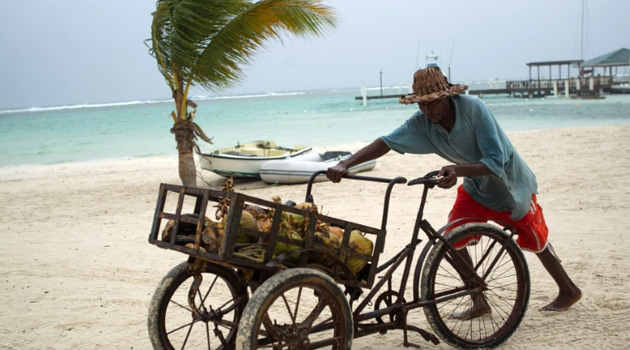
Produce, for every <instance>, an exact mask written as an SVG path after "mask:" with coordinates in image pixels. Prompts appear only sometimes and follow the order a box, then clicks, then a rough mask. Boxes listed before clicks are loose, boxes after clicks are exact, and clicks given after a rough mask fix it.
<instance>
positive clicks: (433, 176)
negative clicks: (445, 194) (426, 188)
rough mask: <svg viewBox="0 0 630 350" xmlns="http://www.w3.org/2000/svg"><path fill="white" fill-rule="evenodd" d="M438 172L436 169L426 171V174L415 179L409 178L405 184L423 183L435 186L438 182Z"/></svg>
mask: <svg viewBox="0 0 630 350" xmlns="http://www.w3.org/2000/svg"><path fill="white" fill-rule="evenodd" d="M439 173H440V172H439V171H438V170H436V171H432V172H430V173H427V174H426V175H424V176H422V177H419V178H417V179H414V180H411V181H409V183H408V184H407V186H413V185H418V184H425V185H430V186H431V187H433V186H435V185H437V184H438V182H437V180H438V179H437V175H438V174H439Z"/></svg>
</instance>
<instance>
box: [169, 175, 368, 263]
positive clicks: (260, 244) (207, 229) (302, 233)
mask: <svg viewBox="0 0 630 350" xmlns="http://www.w3.org/2000/svg"><path fill="white" fill-rule="evenodd" d="M231 185H232V182H231V181H229V180H228V182H227V184H226V185H225V186H224V191H233V188H232V186H231ZM272 200H273V201H274V202H275V203H281V199H280V197H273V198H272ZM228 204H229V200H228V198H224V199H222V200H221V201H220V202H219V203H218V204H217V206H216V207H217V211H216V213H215V217H216V221H215V220H210V219H209V218H208V217H206V218H205V222H204V229H203V231H202V233H201V242H200V245H199V249H200V250H201V251H202V252H213V253H217V252H219V250H220V249H222V248H223V242H224V240H225V227H226V222H227V214H228V212H229V206H228ZM295 208H296V209H300V210H305V211H313V212H319V209H318V208H317V206H316V205H314V204H313V203H309V202H305V203H301V204H298V205H296V206H295ZM274 214H275V213H274V210H273V209H271V208H261V207H258V206H254V205H245V206H244V207H243V209H242V212H241V219H240V222H239V226H240V227H241V228H245V229H249V230H254V231H260V232H264V233H270V232H271V227H272V224H273V217H274ZM173 226H174V222H173V221H172V220H170V221H169V222H168V223H167V225H166V226H165V228H164V230H163V232H162V240H163V241H169V240H170V237H171V234H172V231H173ZM180 226H181V225H180ZM308 227H309V219H308V218H305V217H304V216H303V215H300V214H296V213H291V212H287V211H283V212H282V221H281V223H280V227H279V230H278V235H279V236H284V237H287V238H289V239H290V240H292V241H302V240H304V239H305V238H306V235H307V232H308ZM195 229H196V227H190V228H189V230H188V232H182V230H181V229H180V233H179V234H178V242H179V243H180V244H183V245H185V246H187V247H189V248H192V249H194V239H195ZM343 236H344V230H343V229H342V228H341V227H337V226H332V225H330V224H329V223H326V222H322V221H319V220H318V222H317V223H316V224H315V233H314V237H313V240H314V242H316V243H319V244H325V245H327V246H330V247H332V248H336V249H340V248H341V241H342V240H343ZM266 243H267V242H265V241H264V240H263V239H259V238H258V237H252V236H249V235H247V234H245V233H243V232H242V231H241V230H237V232H236V244H235V248H234V256H237V257H240V258H245V259H250V260H254V261H258V262H263V259H264V256H265V252H266V248H265V247H267V244H266ZM373 247H374V244H373V242H372V241H371V240H369V239H368V238H367V237H365V235H364V234H363V233H362V232H361V231H359V230H354V231H352V232H351V233H350V239H349V244H348V248H349V250H350V252H349V254H348V258H347V259H346V261H344V264H345V265H346V266H347V267H348V269H349V270H350V271H351V272H352V273H354V274H357V273H358V272H359V271H361V269H363V268H364V267H365V265H366V264H367V261H366V260H365V259H361V258H357V257H353V255H354V254H356V253H358V254H365V255H371V254H372V250H373ZM301 248H302V247H300V246H299V245H295V244H291V243H284V242H279V241H278V242H277V243H276V244H275V247H274V251H273V258H276V257H277V256H279V255H281V254H285V253H288V252H291V251H294V250H297V249H301ZM286 255H288V257H286V259H285V260H284V261H285V262H289V263H297V262H298V261H299V259H300V254H293V255H291V254H286ZM321 260H322V261H318V263H320V264H322V265H324V266H329V267H332V266H330V265H331V263H330V262H329V261H327V259H326V258H325V257H322V258H321Z"/></svg>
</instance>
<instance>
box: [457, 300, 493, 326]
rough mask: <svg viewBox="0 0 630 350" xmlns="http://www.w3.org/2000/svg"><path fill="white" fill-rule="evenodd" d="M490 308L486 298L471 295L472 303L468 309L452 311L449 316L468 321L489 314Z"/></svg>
mask: <svg viewBox="0 0 630 350" xmlns="http://www.w3.org/2000/svg"><path fill="white" fill-rule="evenodd" d="M491 313H492V308H490V306H489V305H488V302H487V301H486V298H485V297H483V296H478V297H473V305H472V307H471V308H470V309H468V310H466V311H462V312H455V313H452V314H451V315H450V316H449V318H451V319H454V320H460V321H468V320H470V319H473V318H477V317H481V316H483V315H489V314H491Z"/></svg>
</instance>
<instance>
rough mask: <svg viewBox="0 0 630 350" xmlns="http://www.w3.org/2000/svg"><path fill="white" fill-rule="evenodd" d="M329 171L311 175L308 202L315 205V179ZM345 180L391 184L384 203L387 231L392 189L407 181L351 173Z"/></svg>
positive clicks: (382, 223) (382, 225)
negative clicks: (313, 192) (313, 190)
mask: <svg viewBox="0 0 630 350" xmlns="http://www.w3.org/2000/svg"><path fill="white" fill-rule="evenodd" d="M326 172H327V170H320V171H317V172H315V173H313V175H311V178H310V179H309V180H308V186H307V187H306V200H305V201H306V202H311V203H313V196H312V194H311V190H312V188H313V183H314V182H315V179H316V178H317V177H318V176H320V175H322V174H326ZM343 177H344V178H347V179H352V180H362V181H372V182H382V183H387V184H389V185H388V186H387V191H385V203H383V220H382V222H381V229H383V230H385V227H386V226H387V212H388V211H389V198H390V196H391V193H392V189H393V187H394V185H395V184H404V183H407V179H405V178H404V177H396V178H393V179H385V178H380V177H371V176H359V175H354V174H351V173H346V174H344V176H343Z"/></svg>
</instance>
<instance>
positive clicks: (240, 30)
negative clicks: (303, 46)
mask: <svg viewBox="0 0 630 350" xmlns="http://www.w3.org/2000/svg"><path fill="white" fill-rule="evenodd" d="M335 23H336V18H335V16H334V15H333V13H332V9H331V8H330V7H327V6H325V5H323V4H321V1H319V0H263V1H259V2H257V3H254V4H251V5H250V6H249V7H248V8H247V9H245V10H244V11H242V12H241V13H239V14H238V15H237V16H234V17H233V18H232V19H231V20H230V21H229V22H228V23H227V24H225V25H224V26H223V27H222V28H221V30H220V31H219V32H217V33H216V35H215V36H214V37H213V38H211V40H209V41H208V42H207V46H206V47H205V48H204V50H203V52H201V54H200V55H199V57H198V60H197V62H196V63H195V64H194V66H192V69H191V71H190V76H189V82H190V84H194V85H199V86H202V87H204V88H206V89H210V90H220V89H223V88H226V87H229V86H230V85H231V84H233V83H235V82H237V81H238V80H239V78H240V77H241V75H242V67H243V66H244V65H246V64H247V63H248V62H249V61H250V59H251V57H252V56H253V55H254V54H255V52H256V50H258V49H260V48H261V47H263V45H264V42H265V41H267V40H269V39H274V38H280V35H281V33H282V32H283V31H288V32H290V33H292V34H295V35H298V36H308V35H322V34H324V33H325V32H326V31H327V30H329V29H332V28H334V26H335Z"/></svg>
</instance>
